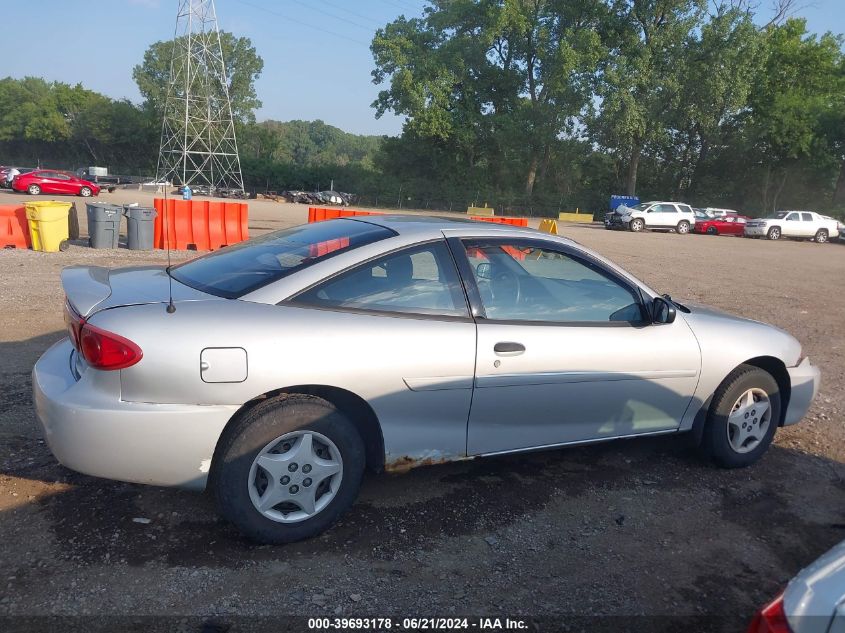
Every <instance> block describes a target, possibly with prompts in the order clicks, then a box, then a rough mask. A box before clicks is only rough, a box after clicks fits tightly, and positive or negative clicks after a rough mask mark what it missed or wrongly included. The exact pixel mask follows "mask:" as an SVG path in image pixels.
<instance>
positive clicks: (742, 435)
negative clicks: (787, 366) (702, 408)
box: [701, 365, 781, 468]
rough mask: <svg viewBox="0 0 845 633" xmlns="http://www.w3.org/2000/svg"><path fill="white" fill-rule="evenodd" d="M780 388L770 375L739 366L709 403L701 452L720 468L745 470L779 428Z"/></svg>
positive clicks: (767, 445)
mask: <svg viewBox="0 0 845 633" xmlns="http://www.w3.org/2000/svg"><path fill="white" fill-rule="evenodd" d="M780 405H781V398H780V388H779V387H778V383H777V381H776V380H775V379H774V378H773V377H772V375H771V374H770V373H768V372H767V371H764V370H762V369H760V368H759V367H754V366H752V365H740V366H739V367H737V368H736V369H735V370H734V371H732V372H731V373H730V374H729V375H728V377H727V378H725V380H724V381H723V382H722V384H721V385H719V388H718V389H717V390H716V393H715V394H714V395H713V401H712V402H711V403H710V410H709V411H708V413H707V420H706V422H705V425H704V434H703V437H702V443H701V448H702V449H703V452H704V454H705V455H707V456H709V457H710V458H711V459H713V461H715V462H716V463H717V464H718V465H719V466H721V467H722V468H744V467H745V466H750V465H751V464H753V463H754V462H756V461H757V460H758V459H760V457H762V455H763V453H765V452H766V450H767V449H768V448H769V445H770V444H771V443H772V439H773V438H774V436H775V431H776V430H777V427H778V425H779V424H780Z"/></svg>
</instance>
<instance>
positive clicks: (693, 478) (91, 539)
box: [0, 191, 845, 630]
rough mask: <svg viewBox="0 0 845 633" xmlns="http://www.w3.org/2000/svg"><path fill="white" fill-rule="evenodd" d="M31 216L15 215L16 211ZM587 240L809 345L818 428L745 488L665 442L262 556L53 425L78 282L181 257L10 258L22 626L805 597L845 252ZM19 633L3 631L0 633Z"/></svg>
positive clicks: (455, 491) (740, 622) (511, 477)
mask: <svg viewBox="0 0 845 633" xmlns="http://www.w3.org/2000/svg"><path fill="white" fill-rule="evenodd" d="M149 198H150V196H144V195H142V194H138V193H137V192H131V191H118V192H115V193H114V194H111V195H110V196H106V195H104V196H103V199H104V200H108V201H112V200H114V201H118V202H127V201H133V200H140V201H141V202H146V201H148V200H149ZM14 199H18V198H15V197H14V196H12V195H11V194H5V193H4V194H0V203H4V204H5V203H10V202H12V201H13V200H14ZM80 202H81V201H80ZM78 206H79V205H78ZM83 207H84V203H83V204H82V205H81V206H80V209H82V208H83ZM250 212H251V213H250V218H251V219H250V229H251V234H253V235H257V234H260V233H262V232H264V231H266V230H270V229H273V228H278V227H283V226H289V225H294V224H298V223H301V222H303V221H304V220H305V217H306V209H305V207H302V206H300V205H286V204H277V203H271V202H261V201H253V202H251V203H250ZM84 231H85V226H84V223H83V232H84ZM564 232H565V233H566V234H567V235H569V236H570V237H573V238H574V239H576V240H577V241H579V242H581V243H582V244H585V245H587V246H589V247H592V248H595V249H596V250H598V251H599V252H601V253H602V254H604V255H606V256H608V257H610V258H611V259H613V260H615V261H617V262H618V263H620V264H621V265H623V266H624V267H626V268H627V269H628V270H630V271H631V272H633V273H634V274H636V275H638V276H639V277H640V278H642V279H643V280H644V281H646V282H647V283H648V284H650V285H651V286H652V287H655V288H658V289H661V290H663V291H665V292H669V293H671V294H672V295H673V296H676V297H678V298H680V299H682V300H683V299H688V300H691V301H699V302H704V303H708V304H711V305H713V306H715V307H718V308H720V309H724V310H727V311H730V312H733V313H736V314H739V315H742V316H746V317H751V318H755V319H759V320H762V321H766V322H769V323H772V324H774V325H777V326H779V327H782V328H784V329H786V330H788V331H789V332H791V333H793V334H794V335H795V336H797V337H798V338H799V339H800V340H801V342H802V344H803V345H804V349H805V353H807V354H808V355H809V357H810V358H811V359H812V360H813V362H814V363H816V364H818V365H819V366H820V367H821V370H822V388H821V393H820V394H819V397H818V399H817V400H816V402H815V404H814V405H813V407H812V409H811V410H810V412H809V414H808V416H807V417H806V419H805V420H804V421H803V422H802V423H801V424H799V425H798V426H796V427H792V428H789V429H786V430H781V431H779V432H778V435H777V438H776V442H775V444H774V445H773V446H772V448H771V449H770V451H769V452H768V454H767V455H766V457H765V458H764V459H763V460H762V461H761V462H760V463H758V464H757V465H755V466H754V467H752V468H749V469H745V470H740V471H724V470H718V469H716V468H713V467H711V466H710V465H708V464H706V463H703V462H702V461H700V460H699V459H698V458H697V457H696V456H695V455H694V453H692V452H691V451H690V450H689V449H688V447H687V446H686V443H685V442H684V441H683V439H682V438H680V437H679V438H667V437H664V438H655V439H643V440H637V441H628V442H616V443H609V444H604V445H599V446H593V447H582V448H573V449H568V450H560V451H554V452H546V453H534V454H530V455H521V456H509V457H501V458H492V459H485V460H476V461H471V462H463V463H456V464H448V465H445V466H437V467H430V468H420V469H417V470H414V471H411V472H410V473H408V474H405V475H384V476H369V477H368V478H367V479H366V480H365V482H364V485H363V488H362V492H361V496H360V498H359V500H358V501H357V503H356V504H355V505H354V506H353V508H352V510H351V511H350V512H349V513H348V515H346V516H345V517H344V519H343V520H342V521H341V522H340V523H339V524H338V525H337V526H336V527H334V528H333V529H331V530H330V531H329V532H327V533H325V534H324V535H322V536H320V537H319V538H316V539H313V540H310V541H307V542H303V543H297V544H294V545H289V546H285V547H267V546H256V545H252V544H250V543H247V542H245V541H244V540H243V539H242V538H240V537H239V535H238V534H237V533H236V532H235V531H234V530H233V529H232V528H231V527H229V526H228V525H226V524H224V523H222V522H221V521H220V520H219V519H218V518H217V517H216V515H215V513H214V509H213V506H212V503H211V500H210V499H209V498H208V496H207V495H199V494H193V493H188V492H182V491H177V490H168V489H158V488H151V487H144V486H136V485H131V484H122V483H115V482H109V481H104V480H98V479H94V478H91V477H86V476H83V475H79V474H76V473H73V472H71V471H68V470H66V469H64V468H63V467H61V466H59V465H58V464H57V463H56V462H55V460H54V459H53V458H52V456H51V455H50V453H49V451H48V450H47V448H46V446H45V445H44V443H43V441H42V439H41V437H40V434H39V432H38V430H37V427H36V423H35V418H34V414H33V410H32V403H31V397H30V377H29V372H30V371H31V368H32V365H33V363H34V362H35V360H36V359H37V358H38V356H39V355H40V354H41V353H42V352H43V351H44V350H45V349H46V347H47V346H48V345H49V344H50V343H52V342H53V341H55V340H57V339H59V338H61V337H62V336H63V323H62V316H61V305H62V291H61V288H60V284H59V277H58V273H59V271H60V269H61V268H62V267H63V266H67V265H71V264H96V265H102V266H126V265H133V264H141V263H159V264H160V263H163V262H165V255H164V253H162V252H155V253H138V252H130V251H128V250H125V249H121V250H119V251H95V250H93V249H89V248H86V247H84V246H83V245H82V243H79V244H77V245H73V246H71V248H70V249H69V250H68V251H66V252H64V253H35V252H32V251H13V250H11V251H2V252H0V314H1V315H2V325H3V327H2V328H0V616H30V615H57V616H70V615H95V616H106V615H121V614H130V615H133V616H144V615H150V616H152V615H159V616H161V615H163V616H201V617H211V616H215V617H217V618H218V621H221V622H224V623H225V622H226V621H229V620H231V619H232V618H234V617H236V616H244V615H248V616H280V615H305V616H317V615H328V616H336V615H338V616H361V615H370V616H383V615H398V616H407V615H415V616H418V617H421V616H449V615H454V614H465V615H490V616H499V617H504V616H505V615H510V616H514V615H523V616H533V617H540V618H552V619H553V620H552V621H558V622H559V621H567V622H570V623H571V622H575V621H576V620H573V617H574V616H590V615H596V614H602V615H619V616H628V618H630V617H631V616H654V617H655V619H653V620H639V622H640V623H641V624H643V625H644V623H646V622H648V623H649V624H650V625H654V626H653V627H652V626H649V627H647V628H660V626H662V625H663V624H665V622H664V621H663V620H661V619H660V617H663V616H701V617H702V618H703V620H701V622H710V623H711V624H712V625H713V627H714V628H718V629H721V630H734V629H736V628H741V627H743V626H744V623H745V622H747V620H748V618H750V616H751V615H752V614H753V612H754V611H755V610H756V609H757V608H758V607H759V605H760V604H762V603H764V602H766V601H767V600H769V599H770V598H771V597H772V596H774V595H775V594H776V593H777V592H778V591H779V589H780V588H781V587H782V586H783V584H784V583H785V581H786V580H787V579H788V578H790V577H791V576H792V575H793V574H794V573H795V572H797V571H798V570H799V569H800V568H801V567H803V566H805V565H806V564H808V563H809V562H810V561H812V560H813V559H814V558H816V557H817V556H818V555H820V554H821V553H822V552H824V551H825V550H826V549H828V548H829V547H831V546H832V545H833V544H835V543H836V542H838V541H840V540H842V539H843V538H845V504H843V500H845V482H844V481H843V477H845V465H843V464H844V463H845V431H844V430H843V424H842V422H843V411H845V360H843V352H845V340H844V339H843V336H845V335H843V327H842V326H843V317H842V315H843V314H845V294H843V292H842V291H843V281H842V271H843V270H845V245H843V244H839V243H833V244H825V245H817V244H814V243H810V242H789V241H782V242H777V243H771V242H766V241H759V240H743V239H739V238H730V237H709V236H698V235H688V236H679V235H675V234H659V233H644V234H632V233H627V232H610V231H604V230H602V229H601V228H597V227H592V226H571V227H566V228H565V229H564ZM191 255H193V253H185V252H179V253H173V258H174V261H175V260H181V259H184V258H186V257H189V256H191ZM135 519H145V520H144V521H142V522H138V521H135ZM709 616H717V619H714V620H709V619H708V617H709ZM719 618H721V619H719ZM227 619H228V620H227ZM74 621H77V620H74V619H69V620H62V622H63V623H64V624H63V626H66V625H67V624H68V623H69V622H71V623H72V622H74ZM20 622H22V620H16V619H14V618H13V619H8V618H7V619H5V620H0V628H3V623H5V624H6V625H8V626H12V625H14V624H15V623H17V624H20ZM588 622H590V621H588ZM666 622H668V621H666ZM581 624H583V626H584V627H586V628H587V629H590V628H594V626H592V625H590V624H584V623H583V622H582V623H581ZM592 624H593V625H594V624H595V622H592ZM617 624H618V623H617ZM40 626H42V627H43V626H44V622H41V624H40ZM186 626H187V629H186V630H193V629H191V628H190V626H191V625H190V622H189V624H188V625H186ZM222 626H223V629H222V630H226V628H225V627H226V626H228V625H222ZM667 626H668V625H667ZM698 628H702V627H698ZM703 628H706V627H703ZM576 630H579V629H577V627H576Z"/></svg>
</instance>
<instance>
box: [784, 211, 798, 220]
mask: <svg viewBox="0 0 845 633" xmlns="http://www.w3.org/2000/svg"><path fill="white" fill-rule="evenodd" d="M786 219H787V220H798V219H800V218H799V217H798V214H797V213H790V214H789V215H788V216H786Z"/></svg>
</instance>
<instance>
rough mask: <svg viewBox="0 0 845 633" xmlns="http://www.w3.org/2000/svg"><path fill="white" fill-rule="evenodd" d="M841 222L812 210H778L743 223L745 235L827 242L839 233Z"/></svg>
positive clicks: (772, 238)
mask: <svg viewBox="0 0 845 633" xmlns="http://www.w3.org/2000/svg"><path fill="white" fill-rule="evenodd" d="M840 227H841V224H840V223H839V222H837V221H836V220H834V219H833V218H829V217H826V216H823V215H819V214H818V213H814V212H812V211H778V212H777V213H775V214H774V215H770V216H768V217H765V218H758V219H756V220H749V221H748V222H747V223H746V225H745V237H767V238H769V239H770V240H779V239H780V238H781V237H793V238H803V239H811V240H815V241H816V242H818V243H820V244H821V243H824V242H827V241H828V240H829V239H830V238H832V237H833V238H835V237H837V236H838V235H839V229H840Z"/></svg>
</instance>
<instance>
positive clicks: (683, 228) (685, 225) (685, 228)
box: [675, 220, 689, 235]
mask: <svg viewBox="0 0 845 633" xmlns="http://www.w3.org/2000/svg"><path fill="white" fill-rule="evenodd" d="M675 230H676V231H677V232H678V234H679V235H685V234H686V233H689V222H687V221H686V220H681V221H680V222H678V226H677V227H676V228H675Z"/></svg>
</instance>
